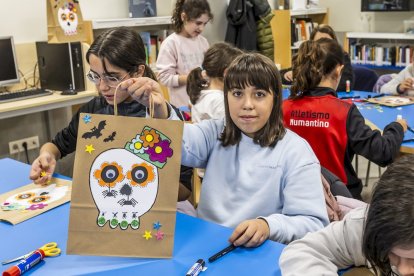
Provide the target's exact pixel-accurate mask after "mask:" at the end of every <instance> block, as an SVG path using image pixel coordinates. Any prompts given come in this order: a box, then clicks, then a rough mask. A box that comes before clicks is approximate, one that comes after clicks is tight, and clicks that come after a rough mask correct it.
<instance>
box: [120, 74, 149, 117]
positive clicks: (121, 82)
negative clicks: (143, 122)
mask: <svg viewBox="0 0 414 276" xmlns="http://www.w3.org/2000/svg"><path fill="white" fill-rule="evenodd" d="M121 84H122V82H120V83H118V85H117V86H116V88H115V92H114V115H115V116H118V103H117V102H116V93H117V92H118V88H119V86H120V85H121ZM148 100H149V105H150V110H149V115H150V118H154V101H153V99H152V94H150V96H149V99H148Z"/></svg>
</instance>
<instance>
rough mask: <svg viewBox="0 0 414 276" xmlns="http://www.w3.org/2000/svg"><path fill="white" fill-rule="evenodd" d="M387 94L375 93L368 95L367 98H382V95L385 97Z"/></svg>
mask: <svg viewBox="0 0 414 276" xmlns="http://www.w3.org/2000/svg"><path fill="white" fill-rule="evenodd" d="M385 95H386V94H377V95H374V96H371V95H368V97H367V99H370V98H371V99H373V98H381V97H384V96H385Z"/></svg>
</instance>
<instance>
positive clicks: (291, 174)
mask: <svg viewBox="0 0 414 276" xmlns="http://www.w3.org/2000/svg"><path fill="white" fill-rule="evenodd" d="M295 144H296V146H295V147H294V148H293V147H289V149H288V150H287V151H289V152H288V153H286V156H285V158H284V159H283V160H282V162H287V164H285V166H284V167H285V172H284V179H283V183H282V185H283V209H282V212H281V214H272V215H270V216H267V217H263V218H264V219H265V220H266V221H267V223H268V224H269V228H270V237H269V239H271V240H275V241H279V242H282V243H289V242H291V241H293V240H296V239H299V238H302V237H303V236H305V234H306V233H308V232H314V231H317V230H319V229H321V228H323V227H324V226H326V225H328V224H329V219H328V214H327V210H326V205H325V198H324V193H323V189H322V182H321V181H322V180H321V170H320V165H319V162H318V160H317V158H316V156H315V155H314V153H313V151H312V149H311V148H310V146H309V145H308V143H307V142H306V141H304V140H303V139H300V140H296V141H295Z"/></svg>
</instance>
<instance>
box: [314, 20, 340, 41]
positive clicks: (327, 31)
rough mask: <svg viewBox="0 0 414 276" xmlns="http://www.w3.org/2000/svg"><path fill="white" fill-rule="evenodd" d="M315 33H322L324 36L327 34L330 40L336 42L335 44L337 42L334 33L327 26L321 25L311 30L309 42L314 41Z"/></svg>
mask: <svg viewBox="0 0 414 276" xmlns="http://www.w3.org/2000/svg"><path fill="white" fill-rule="evenodd" d="M316 33H324V34H327V35H329V36H330V37H331V38H332V39H334V40H336V42H338V38H337V37H336V34H335V31H334V30H333V29H332V27H331V26H329V25H326V24H321V25H318V26H316V27H315V28H314V29H313V30H312V32H311V34H310V37H309V38H310V40H315V36H316Z"/></svg>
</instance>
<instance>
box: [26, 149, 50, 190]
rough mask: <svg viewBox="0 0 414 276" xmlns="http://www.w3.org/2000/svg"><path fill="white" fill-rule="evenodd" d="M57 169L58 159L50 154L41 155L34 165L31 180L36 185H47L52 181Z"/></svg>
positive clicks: (43, 153) (45, 152)
mask: <svg viewBox="0 0 414 276" xmlns="http://www.w3.org/2000/svg"><path fill="white" fill-rule="evenodd" d="M55 167H56V158H55V156H54V155H53V154H51V153H50V152H47V151H44V152H42V153H40V155H39V157H37V158H36V159H35V160H34V161H33V163H32V169H31V170H30V179H31V180H33V182H34V183H35V184H47V183H48V182H49V181H50V180H51V179H52V175H53V172H54V171H55Z"/></svg>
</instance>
